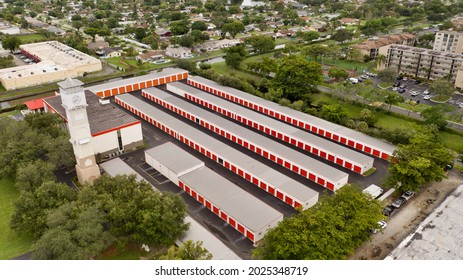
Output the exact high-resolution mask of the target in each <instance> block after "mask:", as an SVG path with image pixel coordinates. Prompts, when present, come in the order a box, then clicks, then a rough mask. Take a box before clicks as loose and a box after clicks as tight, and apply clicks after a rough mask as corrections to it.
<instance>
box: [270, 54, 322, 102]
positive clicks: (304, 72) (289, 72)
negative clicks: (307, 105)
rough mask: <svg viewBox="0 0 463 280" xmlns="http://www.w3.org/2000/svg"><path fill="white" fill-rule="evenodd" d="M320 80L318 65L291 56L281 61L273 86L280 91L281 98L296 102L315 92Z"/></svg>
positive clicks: (320, 73) (320, 74) (320, 72)
mask: <svg viewBox="0 0 463 280" xmlns="http://www.w3.org/2000/svg"><path fill="white" fill-rule="evenodd" d="M321 80H322V68H321V65H320V64H319V63H317V62H308V61H306V60H305V59H304V58H302V57H300V56H295V55H291V56H288V57H285V58H283V59H282V60H281V63H280V65H279V66H278V68H277V70H276V73H275V78H274V79H273V85H274V87H275V88H277V89H278V88H279V89H281V90H282V92H283V97H285V98H287V99H290V100H292V101H296V100H299V99H301V97H302V96H303V95H304V94H306V93H312V92H315V91H316V90H317V89H316V86H317V85H318V84H319V83H320V81H321Z"/></svg>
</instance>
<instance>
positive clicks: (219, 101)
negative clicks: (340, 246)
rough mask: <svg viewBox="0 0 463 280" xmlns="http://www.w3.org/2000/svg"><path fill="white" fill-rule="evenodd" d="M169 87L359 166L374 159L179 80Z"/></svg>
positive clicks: (367, 164)
mask: <svg viewBox="0 0 463 280" xmlns="http://www.w3.org/2000/svg"><path fill="white" fill-rule="evenodd" d="M171 87H173V88H177V89H180V90H182V91H183V92H185V93H188V94H190V95H193V96H195V97H197V98H199V99H202V100H204V101H207V102H209V103H210V104H213V105H216V106H218V107H221V108H223V109H225V110H227V111H230V112H235V113H236V114H239V115H240V116H242V117H245V118H247V119H249V120H252V121H255V122H258V123H260V124H262V125H264V126H266V127H268V128H270V129H273V130H275V131H279V132H281V133H283V134H285V135H288V136H291V137H293V138H294V139H298V140H299V141H302V142H304V143H307V144H310V145H311V146H313V147H315V148H318V149H319V150H322V151H326V152H328V153H329V154H331V155H334V156H335V157H339V158H342V159H344V160H347V161H349V162H351V163H355V164H357V165H359V166H361V167H364V166H369V167H373V161H374V159H373V158H372V157H369V156H366V155H364V154H362V153H359V152H356V151H354V150H351V149H349V148H346V147H344V146H342V145H339V144H336V143H334V142H332V141H329V140H326V139H325V138H323V137H320V136H316V135H313V134H311V133H308V132H306V131H303V130H301V129H299V128H296V127H294V126H291V125H289V124H286V123H283V122H281V121H277V120H275V119H272V118H270V117H267V116H265V115H263V114H260V113H257V112H255V111H253V110H251V109H247V108H245V107H243V106H240V105H237V104H235V103H232V102H229V101H227V100H225V99H223V98H219V97H217V96H215V95H212V94H209V93H206V92H204V91H202V90H200V89H197V88H195V87H192V86H189V85H186V84H183V83H180V82H174V83H170V84H168V85H167V89H168V90H170V88H171Z"/></svg>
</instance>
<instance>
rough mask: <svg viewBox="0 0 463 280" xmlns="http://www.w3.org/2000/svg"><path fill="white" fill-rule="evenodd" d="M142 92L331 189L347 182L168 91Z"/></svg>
mask: <svg viewBox="0 0 463 280" xmlns="http://www.w3.org/2000/svg"><path fill="white" fill-rule="evenodd" d="M142 96H143V97H145V98H148V99H149V100H151V101H154V102H156V103H157V104H159V105H162V106H163V107H165V108H167V109H169V110H171V111H173V112H175V113H177V114H178V115H181V116H183V117H185V118H187V119H189V120H191V121H193V122H195V123H197V124H199V125H201V126H203V127H205V128H207V129H209V130H210V131H212V132H215V133H217V134H219V135H221V136H223V137H225V138H227V139H229V140H231V141H233V142H235V143H237V144H238V145H240V146H242V147H244V148H246V149H249V150H251V151H252V152H255V153H257V154H259V155H261V156H263V157H265V158H267V159H270V160H271V161H273V162H275V163H277V164H279V165H281V166H283V167H285V168H287V169H289V170H291V171H293V172H295V173H297V174H299V175H301V176H302V177H304V178H307V179H309V180H311V181H313V182H315V183H317V184H319V185H321V186H323V187H325V188H327V189H329V190H331V191H335V190H338V189H339V188H341V187H343V186H344V185H345V184H347V180H348V177H349V175H348V174H347V173H345V172H342V171H340V170H338V169H336V168H334V167H331V166H329V165H327V164H325V163H322V162H320V161H318V160H315V159H313V158H311V157H309V156H307V155H305V154H302V153H300V152H298V151H295V150H294V149H291V148H289V147H287V146H285V145H283V144H280V143H278V142H276V141H274V140H271V139H268V138H267V137H265V136H262V135H260V134H258V133H256V132H253V131H251V130H248V129H245V128H243V127H242V126H240V125H238V124H235V123H233V122H232V121H229V120H226V119H224V118H222V117H220V116H217V115H216V114H214V113H211V112H208V111H207V110H205V109H202V108H198V107H197V106H195V105H192V104H191V103H189V102H187V101H185V100H183V99H180V98H178V97H176V96H173V95H171V94H169V93H167V92H164V91H162V90H160V89H157V88H149V89H144V90H142Z"/></svg>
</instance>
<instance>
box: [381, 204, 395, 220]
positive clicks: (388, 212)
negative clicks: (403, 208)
mask: <svg viewBox="0 0 463 280" xmlns="http://www.w3.org/2000/svg"><path fill="white" fill-rule="evenodd" d="M394 210H395V208H394V207H393V206H392V205H388V206H386V207H384V209H383V215H384V216H387V217H390V216H392V213H393V212H394Z"/></svg>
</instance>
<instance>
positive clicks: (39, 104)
mask: <svg viewBox="0 0 463 280" xmlns="http://www.w3.org/2000/svg"><path fill="white" fill-rule="evenodd" d="M24 104H26V106H27V108H28V109H29V110H32V111H34V110H38V109H43V99H42V98H40V99H36V100H29V101H27V102H24Z"/></svg>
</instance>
